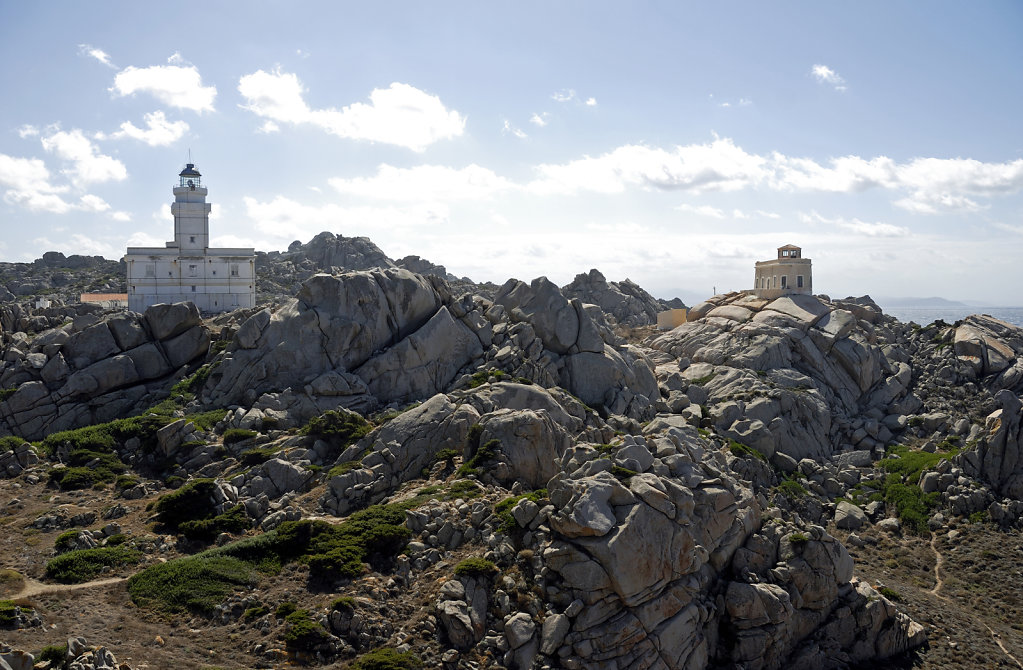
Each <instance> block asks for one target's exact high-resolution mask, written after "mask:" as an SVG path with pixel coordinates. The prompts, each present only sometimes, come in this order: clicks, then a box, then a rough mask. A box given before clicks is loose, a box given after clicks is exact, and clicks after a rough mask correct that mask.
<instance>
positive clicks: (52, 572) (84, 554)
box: [46, 545, 142, 584]
mask: <svg viewBox="0 0 1023 670" xmlns="http://www.w3.org/2000/svg"><path fill="white" fill-rule="evenodd" d="M141 559H142V554H141V553H140V552H138V551H136V550H135V549H132V548H130V547H125V546H123V545H122V546H118V547H96V548H95V549H77V550H75V551H69V552H67V553H66V554H61V555H60V556H57V557H56V558H53V559H51V560H50V561H49V562H47V564H46V576H47V577H49V578H50V579H54V580H56V581H58V582H64V583H66V584H80V583H82V582H87V581H89V580H91V579H94V578H95V577H96V576H97V575H99V574H100V572H102V570H103V568H105V567H111V568H113V567H119V566H122V565H134V564H136V563H138V562H139V561H140V560H141Z"/></svg>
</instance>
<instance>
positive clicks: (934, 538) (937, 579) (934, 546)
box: [931, 533, 945, 598]
mask: <svg viewBox="0 0 1023 670" xmlns="http://www.w3.org/2000/svg"><path fill="white" fill-rule="evenodd" d="M931 551H933V552H934V555H935V556H936V557H937V559H936V560H935V561H934V588H933V589H931V593H932V594H934V595H936V596H937V595H938V591H939V590H940V589H941V587H942V586H944V585H945V582H944V581H942V579H941V566H942V564H943V563H944V562H945V559H944V558H943V557H942V555H941V552H940V551H938V535H937V534H936V533H931ZM938 597H939V598H940V597H941V596H938Z"/></svg>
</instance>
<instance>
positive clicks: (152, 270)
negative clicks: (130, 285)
mask: <svg viewBox="0 0 1023 670" xmlns="http://www.w3.org/2000/svg"><path fill="white" fill-rule="evenodd" d="M146 276H147V277H153V278H156V263H146Z"/></svg>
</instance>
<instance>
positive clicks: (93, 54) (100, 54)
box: [78, 44, 114, 67]
mask: <svg viewBox="0 0 1023 670" xmlns="http://www.w3.org/2000/svg"><path fill="white" fill-rule="evenodd" d="M78 53H80V54H82V55H83V56H89V57H90V58H95V59H96V60H98V61H99V62H100V63H103V64H104V65H106V66H107V67H114V64H113V63H112V62H111V61H110V55H109V54H107V52H105V51H103V50H102V49H97V48H96V47H93V46H91V45H88V44H79V45H78Z"/></svg>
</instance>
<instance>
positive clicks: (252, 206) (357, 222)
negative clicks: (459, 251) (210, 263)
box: [243, 196, 449, 248]
mask: <svg viewBox="0 0 1023 670" xmlns="http://www.w3.org/2000/svg"><path fill="white" fill-rule="evenodd" d="M243 201H244V203H245V213H246V216H248V217H249V218H250V219H251V220H252V221H253V222H254V224H255V228H256V230H257V231H259V232H260V233H262V234H263V235H264V236H266V238H267V239H269V240H272V241H273V244H274V245H276V246H272V247H271V248H281V245H287V244H288V243H290V242H291V241H292V240H295V239H309V238H311V237H313V236H314V235H316V234H318V233H320V232H322V231H324V230H332V231H338V230H341V229H345V230H350V229H352V228H353V227H358V228H359V229H361V230H378V231H387V232H390V231H394V230H395V229H402V228H418V227H424V226H425V227H429V226H447V225H448V216H449V211H448V208H447V207H446V206H444V205H440V204H436V203H430V204H416V205H411V206H407V207H393V206H387V207H342V206H340V205H336V204H334V203H327V204H324V205H319V206H315V205H305V204H302V203H300V202H297V201H295V200H291V199H290V198H286V197H284V196H277V197H275V198H274V199H273V200H270V201H268V202H262V201H259V200H257V199H255V198H251V197H245V198H243Z"/></svg>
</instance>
